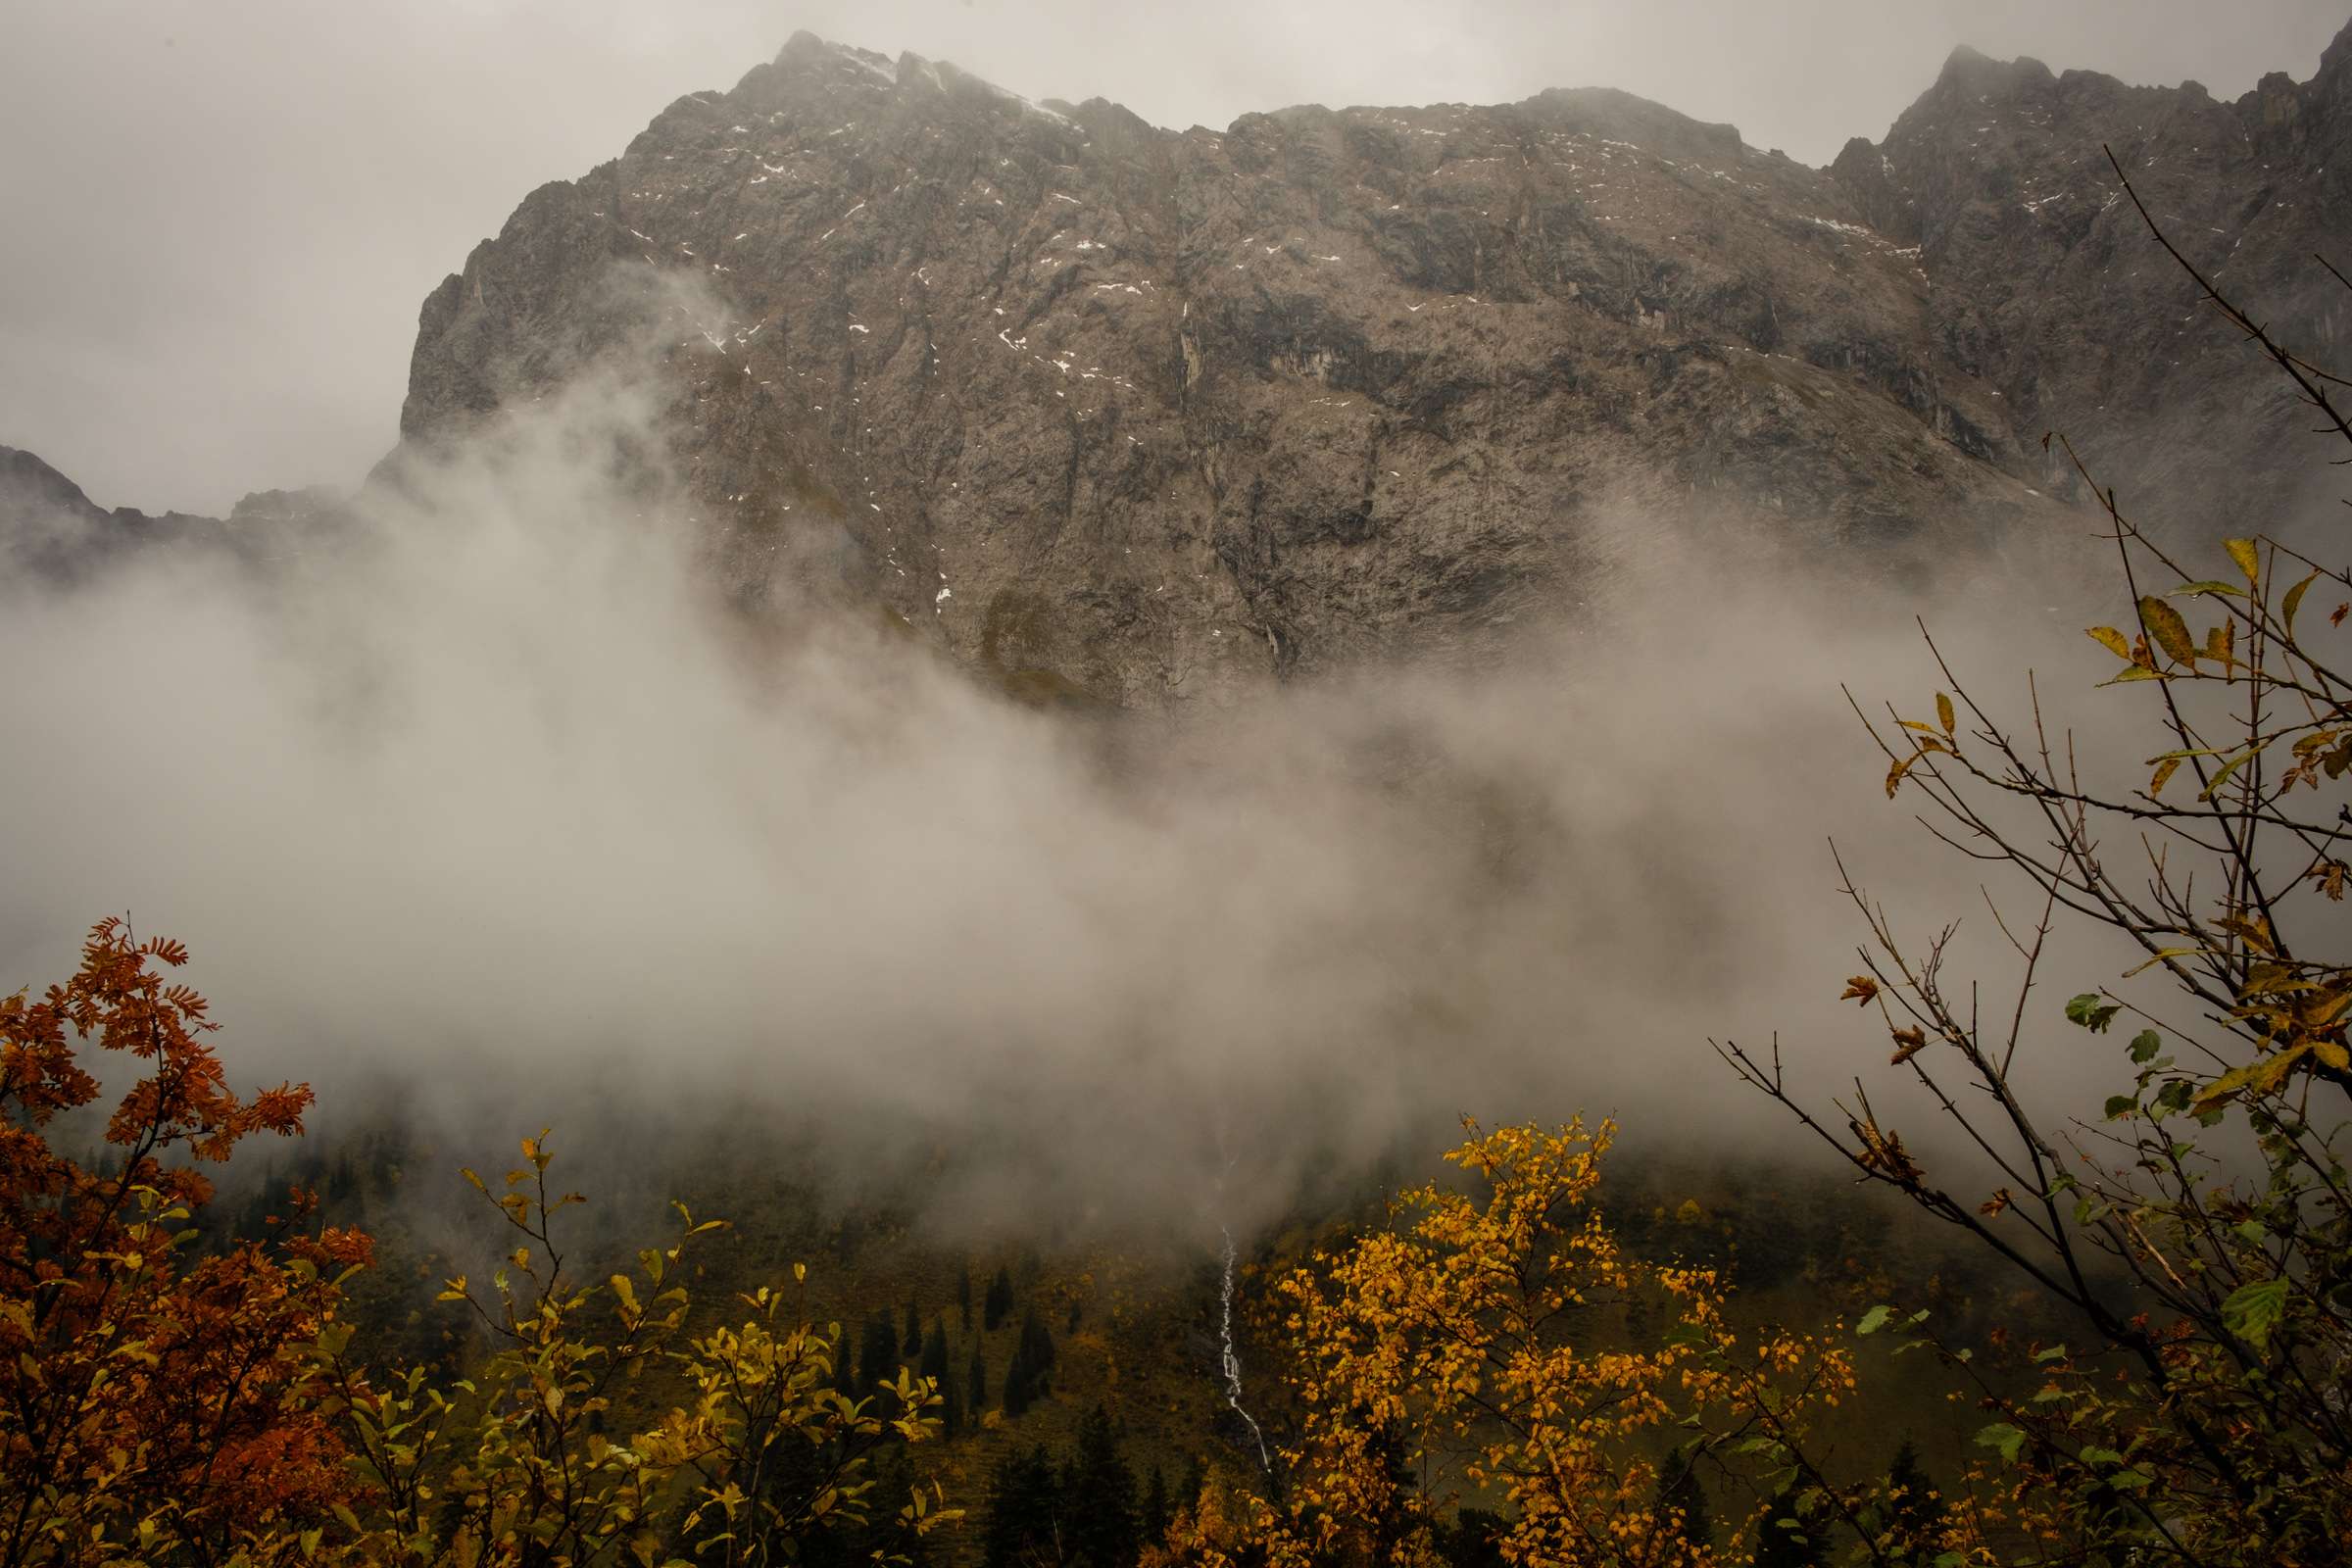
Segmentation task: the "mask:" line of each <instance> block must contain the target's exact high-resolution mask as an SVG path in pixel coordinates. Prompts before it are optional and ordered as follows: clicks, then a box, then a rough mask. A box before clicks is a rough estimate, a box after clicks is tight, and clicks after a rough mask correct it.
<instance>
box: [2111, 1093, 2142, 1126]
mask: <svg viewBox="0 0 2352 1568" xmlns="http://www.w3.org/2000/svg"><path fill="white" fill-rule="evenodd" d="M2138 1108H2139V1102H2138V1101H2136V1100H2134V1099H2132V1098H2131V1096H2130V1095H2109V1096H2108V1097H2107V1119H2108V1120H2109V1121H2114V1120H2116V1119H2117V1118H2118V1117H2122V1116H2129V1115H2131V1113H2132V1112H2133V1111H2135V1110H2137V1109H2138Z"/></svg>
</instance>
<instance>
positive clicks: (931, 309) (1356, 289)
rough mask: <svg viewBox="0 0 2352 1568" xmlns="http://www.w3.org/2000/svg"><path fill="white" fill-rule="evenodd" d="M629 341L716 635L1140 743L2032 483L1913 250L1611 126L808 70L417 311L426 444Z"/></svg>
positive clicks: (887, 69)
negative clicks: (933, 669) (811, 620)
mask: <svg viewBox="0 0 2352 1568" xmlns="http://www.w3.org/2000/svg"><path fill="white" fill-rule="evenodd" d="M680 279H687V280H691V283H692V285H693V289H692V292H691V293H690V294H681V293H679V292H677V291H676V290H675V287H674V285H675V284H676V283H677V281H678V280H680ZM649 312H650V313H653V314H655V315H657V316H662V317H663V319H667V320H668V321H669V322H670V330H669V332H668V333H667V335H666V339H665V353H666V360H665V364H666V373H667V377H668V381H667V386H666V396H667V398H668V401H669V408H670V412H671V414H672V416H673V419H672V424H673V428H674V436H675V448H676V454H677V457H678V459H679V461H680V463H681V464H682V466H683V467H684V469H685V471H686V472H687V473H688V475H689V476H690V479H691V482H692V485H693V489H694V494H695V497H696V500H697V502H698V503H699V517H698V520H700V521H703V522H704V523H705V524H706V526H708V527H710V528H711V530H712V537H713V539H714V541H715V543H716V548H717V550H718V552H719V554H720V556H721V559H722V562H723V566H724V569H725V570H727V571H728V572H729V573H730V575H731V576H732V577H733V579H734V580H735V581H736V582H737V584H738V585H739V586H740V587H742V588H744V589H745V590H746V591H747V592H755V593H756V592H759V591H760V590H761V589H763V588H764V587H766V586H769V585H771V584H772V583H773V582H774V581H776V580H777V579H778V578H779V577H793V578H798V579H800V580H802V581H804V582H808V581H810V580H818V579H821V580H823V581H826V582H831V583H838V584H839V585H840V586H841V587H842V588H843V590H844V591H846V592H848V593H850V594H852V595H855V596H859V597H866V598H871V599H877V600H879V601H880V602H881V603H883V604H884V605H886V606H888V607H889V608H890V609H891V610H892V611H894V612H895V613H897V614H899V615H900V616H902V617H904V618H905V619H906V620H907V622H908V623H910V624H914V625H917V626H920V627H925V628H930V629H932V630H934V631H936V632H937V633H938V635H939V636H940V637H941V638H942V639H943V640H944V642H945V643H946V644H947V646H948V647H950V648H951V649H952V650H953V651H954V652H955V653H956V655H957V656H958V657H960V658H962V659H964V660H966V661H968V662H972V663H974V664H976V665H978V666H980V667H981V668H982V669H984V670H987V671H991V672H993V673H995V674H997V675H999V676H1002V677H1004V678H1006V679H1008V680H1011V681H1014V682H1016V683H1020V684H1024V685H1027V686H1030V687H1033V688H1037V689H1046V690H1075V691H1080V692H1084V693H1086V694H1088V695H1091V696H1093V697H1097V698H1101V699H1106V700H1110V701H1115V702H1121V703H1131V704H1147V705H1149V704H1157V703H1164V702H1167V701H1170V700H1184V699H1188V698H1194V697H1199V696H1202V695H1213V694H1214V693H1215V692H1217V691H1218V690H1219V689H1220V688H1222V687H1225V686H1229V685H1231V684H1233V683H1235V682H1238V681H1245V680H1252V679H1259V678H1262V677H1263V675H1264V673H1265V671H1266V670H1267V669H1268V668H1269V667H1271V668H1274V669H1276V670H1278V671H1287V670H1291V669H1295V668H1312V667H1317V666H1323V665H1328V664H1331V663H1335V662H1343V661H1355V660H1360V659H1363V658H1366V657H1379V656H1382V655H1386V654H1395V653H1405V652H1428V651H1430V650H1431V649H1433V648H1437V649H1447V648H1452V647H1460V646H1476V645H1478V644H1479V643H1480V642H1481V640H1482V639H1484V638H1486V637H1488V636H1491V635H1492V634H1493V633H1494V632H1495V630H1496V629H1497V628H1500V627H1503V626H1506V625H1508V624H1510V623H1512V622H1514V621H1517V620H1521V619H1525V618H1532V617H1534V616H1537V615H1542V614H1548V613H1553V612H1555V611H1557V610H1559V609H1562V608H1563V607H1569V608H1572V607H1573V604H1574V602H1575V601H1576V600H1577V599H1578V598H1579V597H1581V594H1582V593H1583V592H1584V591H1585V588H1586V585H1587V581H1588V578H1589V576H1590V573H1591V571H1592V570H1593V568H1594V566H1595V564H1596V563H1595V552H1596V550H1597V548H1598V547H1597V545H1596V543H1595V531H1596V527H1597V524H1598V523H1599V522H1600V521H1601V520H1602V519H1604V518H1605V517H1607V516H1608V515H1611V514H1612V513H1613V512H1616V511H1622V510H1625V509H1628V508H1640V509H1642V512H1643V513H1644V514H1683V513H1691V514H1706V515H1721V516H1725V517H1727V518H1730V517H1733V516H1738V517H1745V518H1752V517H1754V516H1755V515H1762V516H1763V517H1765V518H1767V519H1783V518H1785V519H1791V520H1790V521H1789V522H1788V523H1787V524H1786V525H1787V526H1790V527H1795V526H1800V524H1799V523H1798V522H1797V521H1795V520H1794V519H1803V521H1802V523H1801V526H1805V527H1811V528H1818V529H1821V530H1823V531H1824V533H1825V537H1827V538H1829V539H1831V540H1899V539H1904V538H1908V537H1913V536H1917V535H1921V534H1923V533H1927V532H1933V531H1936V530H1945V531H1949V530H1952V529H1955V528H1957V527H1960V526H1962V525H1963V521H1962V520H1963V519H1965V520H1966V521H1965V526H1967V527H1969V528H1972V529H1981V528H1983V527H1984V526H1985V522H1986V519H1988V518H2002V517H2007V518H2018V517H2022V516H2024V515H2026V514H2027V513H2028V511H2029V510H2030V509H2031V508H2032V507H2033V505H2034V497H2033V495H2032V493H2031V483H2032V480H2033V479H2034V476H2035V475H2036V474H2037V473H2038V471H2039V469H2038V466H2037V464H2036V463H2035V462H2034V461H2030V459H2029V455H2028V453H2027V450H2026V449H2025V447H2024V446H2023V445H2022V444H2021V442H2020V440H2019V438H2018V435H2017V432H2016V431H2015V430H2014V429H2013V427H2012V423H2011V420H2010V418H2009V417H2008V415H2007V413H2006V411H2005V409H2004V406H2003V401H2002V395H2001V393H2000V390H1999V388H1998V387H1997V386H1995V385H1993V384H1992V383H1991V382H1989V381H1988V380H1985V379H1984V378H1982V377H1980V376H1977V375H1974V374H1971V373H1967V372H1965V371H1960V370H1956V369H1954V368H1952V367H1951V365H1950V364H1949V360H1948V356H1947V355H1945V354H1944V353H1943V352H1942V350H1941V349H1940V347H1939V344H1938V340H1937V337H1936V314H1935V304H1934V289H1933V286H1932V285H1931V283H1930V281H1929V279H1928V277H1927V276H1926V274H1925V273H1924V272H1923V271H1922V270H1921V268H1920V265H1919V256H1918V254H1917V249H1916V247H1908V246H1905V245H1902V244H1898V243H1896V242H1895V241H1893V240H1892V239H1889V238H1888V237H1887V236H1885V235H1883V234H1881V233H1879V232H1878V231H1876V230H1875V229H1873V228H1871V227H1869V226H1868V225H1867V224H1866V223H1865V222H1864V221H1862V219H1861V215H1860V213H1859V211H1858V209H1857V208H1856V206H1855V204H1854V202H1853V200H1852V198H1851V197H1850V196H1849V195H1848V193H1847V192H1846V190H1845V188H1844V186H1842V185H1841V184H1840V183H1839V182H1838V180H1837V179H1835V178H1834V177H1832V176H1831V175H1830V174H1829V173H1828V172H1823V171H1818V170H1812V169H1807V168H1804V167H1802V166H1800V165H1798V164H1795V163H1792V162H1790V161H1789V160H1788V159H1787V158H1784V157H1781V156H1778V155H1774V154H1768V153H1762V152H1758V151H1756V150H1754V149H1752V148H1749V147H1747V146H1745V145H1744V144H1742V143H1741V141H1740V138H1739V136H1738V134H1737V133H1736V132H1735V131H1734V130H1732V129H1731V127H1729V126H1725V125H1709V124H1704V123H1699V122H1696V121H1693V120H1690V119H1687V118H1686V117H1684V116H1681V115H1678V114H1675V113H1674V112H1672V111H1671V110H1667V109H1663V108H1660V107H1658V106H1656V105H1654V104H1650V103H1645V102H1643V101H1642V100H1640V99H1637V98H1633V97H1629V96H1627V95H1625V94H1623V93H1618V92H1611V91H1597V90H1591V91H1572V92H1571V91H1562V92H1548V93H1544V94H1543V95H1541V96H1539V97H1537V98H1534V99H1531V100H1529V101H1528V102H1526V103H1522V104H1517V105H1510V106H1505V107H1499V108H1488V109H1472V108H1465V107H1458V106H1438V107H1434V108H1426V109H1406V110H1395V109H1349V110H1344V111H1337V112H1335V111H1331V110H1327V109H1322V108H1313V107H1309V108H1301V109H1292V110H1286V111H1283V112H1282V113H1279V114H1272V115H1252V116H1248V117H1245V118H1244V119H1242V120H1241V121H1239V122H1237V123H1235V124H1234V125H1233V126H1232V127H1230V128H1229V129H1228V130H1226V131H1224V132H1222V133H1218V132H1212V131H1208V130H1203V129H1199V128H1195V129H1193V130H1189V131H1185V132H1181V133H1179V132H1174V131H1167V130H1161V129H1156V128H1154V127H1152V126H1151V125H1148V124H1146V123H1143V122H1142V121H1141V120H1138V119H1137V118H1136V117H1135V116H1133V115H1131V114H1129V113H1128V112H1127V111H1125V110H1123V109H1120V108H1119V107H1117V106H1116V105H1113V104H1109V103H1105V102H1102V101H1100V100H1096V101H1090V102H1088V103H1085V104H1079V105H1068V104H1052V103H1049V104H1031V103H1028V102H1025V101H1023V100H1021V99H1019V98H1016V97H1014V96H1012V95H1010V94H1007V93H1005V92H1002V91H1000V90H998V89H996V88H994V87H992V86H990V85H988V84H987V83H985V82H982V81H980V80H978V79H976V78H974V77H971V76H969V75H966V74H964V73H960V72H958V71H956V69H955V68H953V67H951V66H946V65H938V64H933V63H931V62H927V61H924V60H921V59H918V58H916V57H915V56H912V55H904V56H901V57H900V58H899V59H897V60H895V61H894V60H890V59H886V58H884V57H882V56H880V55H874V54H868V53H865V52H863V51H860V50H857V49H851V48H845V47H841V46H837V45H834V44H829V43H826V42H823V41H821V40H819V39H817V38H814V37H811V36H809V34H806V33H803V34H799V35H797V36H795V37H794V38H793V39H792V40H791V41H790V42H789V43H788V44H787V45H786V46H785V48H784V50H783V52H782V53H781V54H780V55H779V56H778V57H777V58H776V59H775V60H774V61H773V62H772V63H770V64H767V65H763V66H760V67H759V68H757V69H755V70H754V71H752V72H751V73H749V74H748V75H746V76H745V77H744V78H743V80H742V81H741V82H740V83H738V84H737V85H736V86H735V88H734V89H733V90H732V91H730V92H726V93H717V92H705V93H696V94H692V95H689V96H688V97H685V98H681V99H679V100H678V101H677V102H676V103H674V104H672V105H671V106H670V107H669V108H668V109H666V110H664V111H663V112H662V114H661V115H660V116H659V117H657V118H656V119H655V121H654V122H653V123H652V124H651V125H650V126H648V127H647V129H646V130H645V131H644V133H643V134H641V135H640V136H638V137H637V139H636V140H635V141H634V142H632V143H631V144H630V146H629V148H628V150H627V152H626V153H625V154H624V155H623V156H622V157H621V158H620V159H618V160H617V161H615V162H613V163H610V164H606V165H604V166H602V167H600V168H598V169H596V170H594V171H592V172H589V173H588V174H586V175H585V176H583V177H582V178H580V179H577V180H572V181H563V182H558V183H554V184H550V185H546V186H543V187H542V188H540V189H539V190H537V191H534V192H533V193H532V194H531V195H530V196H529V197H528V198H527V199H525V200H524V202H523V203H522V205H521V207H520V208H519V209H517V210H516V212H515V215H514V217H513V218H511V219H510V220H509V221H508V222H507V224H506V226H505V228H504V229H503V230H502V231H501V232H500V234H499V235H498V237H497V238H496V239H493V240H489V241H486V242H484V243H483V244H482V245H480V246H479V247H477V248H476V249H475V251H474V252H473V254H472V255H471V256H470V257H468V258H467V260H466V267H465V270H464V271H463V272H461V273H458V274H455V275H453V276H451V277H450V278H449V279H447V280H446V281H445V282H444V283H443V284H442V285H441V287H440V288H439V289H437V290H435V291H434V293H433V294H432V296H431V297H430V298H429V299H428V300H427V301H426V302H425V306H424V310H423V313H422V319H421V322H420V327H419V331H418V335H417V349H416V354H415V358H414V361H413V365H412V369H411V375H410V391H409V397H408V401H407V403H406V406H405V407H404V409H403V412H402V419H401V425H402V432H403V436H404V440H405V441H406V442H407V443H409V444H410V445H411V446H412V447H429V446H431V445H432V444H433V443H436V442H440V441H444V440H447V439H449V438H451V437H454V436H456V435H458V434H460V433H462V432H464V431H466V429H468V428H470V427H471V426H472V425H473V424H474V423H475V421H477V420H478V419H480V418H481V417H483V416H484V415H485V414H487V413H488V412H489V411H491V410H493V409H496V408H498V407H501V406H503V405H508V404H513V403H517V402H521V401H526V400H528V399H530V398H533V397H538V396H542V395H544V394H545V393H546V392H547V390H548V389H549V388H551V387H552V386H554V385H556V384H558V383H560V382H562V381H564V380H566V379H567V378H570V377H573V376H576V375H578V374H580V373H582V371H583V369H584V368H586V367H588V366H590V365H593V364H595V363H597V362H598V361H599V360H600V359H601V358H603V357H604V356H607V355H610V354H616V353H618V352H620V349H621V346H622V345H623V344H624V343H627V342H630V341H631V340H632V323H634V322H635V321H637V320H639V319H642V318H643V316H644V315H645V314H647V313H649ZM2038 456H2039V455H2038V453H2035V454H2033V457H2034V459H2037V458H2038ZM1727 525H1729V524H1728V523H1727ZM1773 525H1775V526H1779V525H1781V524H1779V523H1777V522H1776V523H1774V524H1773Z"/></svg>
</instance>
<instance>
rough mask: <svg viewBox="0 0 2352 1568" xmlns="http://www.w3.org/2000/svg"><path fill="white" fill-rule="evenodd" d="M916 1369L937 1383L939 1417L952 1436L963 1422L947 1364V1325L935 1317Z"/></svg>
mask: <svg viewBox="0 0 2352 1568" xmlns="http://www.w3.org/2000/svg"><path fill="white" fill-rule="evenodd" d="M916 1370H917V1371H918V1372H920V1373H921V1374H922V1375H923V1376H924V1377H927V1378H929V1379H930V1380H931V1381H932V1382H933V1383H935V1384H937V1385H939V1397H940V1408H939V1417H940V1419H941V1420H942V1421H944V1422H946V1423H947V1428H948V1432H949V1435H950V1436H954V1434H955V1432H956V1429H957V1428H958V1427H960V1426H961V1425H962V1424H963V1423H962V1420H961V1416H962V1412H961V1411H960V1410H958V1409H957V1408H956V1376H955V1373H954V1371H953V1370H952V1369H951V1368H950V1367H949V1365H948V1326H947V1325H946V1324H945V1323H942V1322H941V1321H939V1319H937V1318H933V1319H932V1320H931V1332H930V1333H928V1334H926V1335H924V1336H923V1359H922V1364H921V1365H920V1366H918V1367H917V1368H916Z"/></svg>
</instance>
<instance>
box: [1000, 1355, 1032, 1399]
mask: <svg viewBox="0 0 2352 1568" xmlns="http://www.w3.org/2000/svg"><path fill="white" fill-rule="evenodd" d="M1033 1377H1034V1374H1032V1373H1031V1372H1030V1370H1029V1357H1028V1355H1027V1354H1026V1353H1025V1352H1024V1351H1023V1350H1022V1348H1020V1347H1019V1346H1018V1345H1015V1346H1014V1347H1013V1348H1012V1359H1011V1360H1009V1361H1007V1362H1005V1415H1006V1416H1007V1417H1014V1416H1018V1415H1020V1414H1021V1413H1022V1412H1023V1411H1025V1410H1027V1409H1028V1408H1029V1396H1030V1391H1031V1390H1032V1388H1033V1387H1034V1383H1033Z"/></svg>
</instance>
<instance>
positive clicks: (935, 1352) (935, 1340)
mask: <svg viewBox="0 0 2352 1568" xmlns="http://www.w3.org/2000/svg"><path fill="white" fill-rule="evenodd" d="M915 1370H916V1371H917V1372H919V1373H920V1374H921V1375H922V1376H924V1377H927V1378H929V1379H931V1380H932V1381H933V1382H934V1383H937V1384H938V1385H939V1386H940V1387H941V1388H943V1389H944V1388H946V1387H947V1386H948V1377H949V1370H948V1328H947V1325H946V1324H945V1323H942V1322H940V1321H939V1320H938V1319H937V1318H934V1319H932V1321H931V1332H930V1333H928V1334H926V1335H924V1336H923V1344H922V1360H921V1362H920V1363H919V1364H918V1365H917V1366H916V1368H915Z"/></svg>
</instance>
